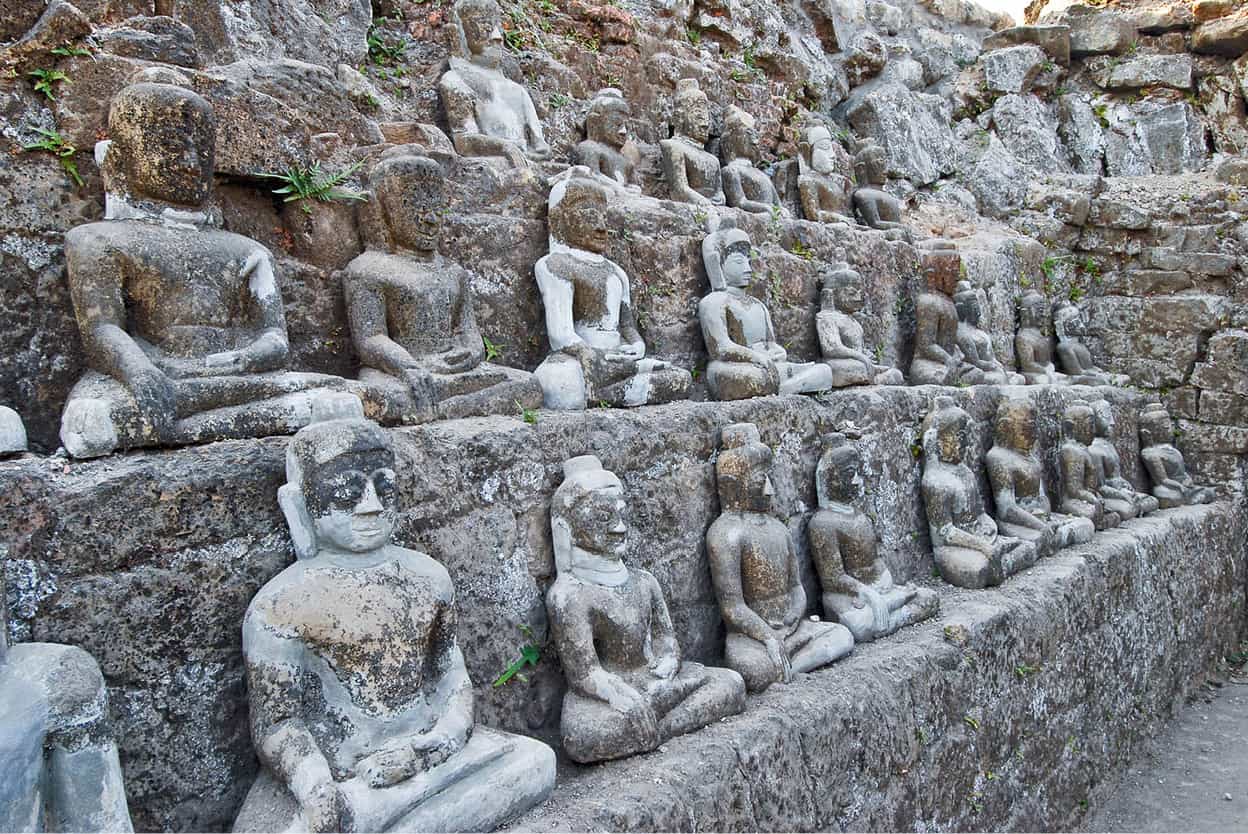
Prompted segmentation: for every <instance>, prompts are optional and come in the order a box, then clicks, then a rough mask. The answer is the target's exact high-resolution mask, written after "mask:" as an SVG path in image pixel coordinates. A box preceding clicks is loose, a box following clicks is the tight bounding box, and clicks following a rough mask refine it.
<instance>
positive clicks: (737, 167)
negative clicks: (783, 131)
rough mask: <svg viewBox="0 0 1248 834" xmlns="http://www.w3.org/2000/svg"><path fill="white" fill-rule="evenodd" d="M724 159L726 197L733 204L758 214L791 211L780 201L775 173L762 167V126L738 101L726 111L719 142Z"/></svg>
mask: <svg viewBox="0 0 1248 834" xmlns="http://www.w3.org/2000/svg"><path fill="white" fill-rule="evenodd" d="M719 152H720V155H721V156H722V157H723V159H724V167H723V168H722V169H721V171H720V176H721V177H722V178H723V184H724V200H725V202H726V203H727V204H728V205H729V206H731V207H733V208H739V209H742V210H744V211H749V212H754V213H755V214H768V215H770V214H771V213H772V212H779V213H780V215H782V216H787V215H788V211H787V210H786V209H785V208H783V207H782V206H781V205H780V195H779V194H778V193H777V192H776V186H775V183H773V182H772V181H771V177H769V176H767V175H766V174H765V173H763V172H762V171H760V170H758V168H756V167H755V165H756V164H757V162H758V157H759V151H758V130H757V128H756V127H755V121H754V117H753V116H751V115H750V114H749V113H747V112H745V111H744V110H742V109H741V108H740V107H737V106H735V105H733V106H731V107H729V108H728V112H727V113H726V114H725V115H724V135H723V138H722V139H721V140H720V143H719Z"/></svg>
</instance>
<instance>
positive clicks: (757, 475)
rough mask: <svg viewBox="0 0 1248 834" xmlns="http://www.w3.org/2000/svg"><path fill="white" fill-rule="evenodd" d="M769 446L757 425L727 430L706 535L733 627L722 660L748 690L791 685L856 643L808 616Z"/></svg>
mask: <svg viewBox="0 0 1248 834" xmlns="http://www.w3.org/2000/svg"><path fill="white" fill-rule="evenodd" d="M771 460H772V456H771V449H770V448H768V447H767V446H766V445H764V444H763V443H762V441H761V440H760V439H759V434H758V428H757V427H756V426H755V425H754V424H753V423H734V424H733V425H730V426H725V427H724V429H723V432H722V440H721V444H720V452H719V459H718V460H717V461H716V462H715V477H716V480H717V482H718V489H719V505H720V510H721V515H720V516H719V518H717V519H715V522H714V523H713V524H711V527H710V529H709V530H707V533H706V553H707V558H708V559H709V560H710V563H711V584H712V585H713V586H714V587H715V597H716V599H717V600H718V601H719V611H720V614H721V615H722V616H723V618H724V624H725V625H726V626H727V628H728V638H727V642H726V644H725V646H724V661H725V663H726V664H727V665H728V666H729V667H731V668H733V669H736V670H737V671H738V672H740V673H741V677H743V678H745V686H746V688H747V689H748V690H749V691H751V692H761V691H762V690H765V689H766V688H767V687H769V686H771V685H772V684H773V683H777V682H781V683H788V682H789V681H791V680H792V678H793V673H794V672H810V671H813V670H815V669H818V668H820V667H821V666H826V665H827V664H829V663H831V662H833V661H834V660H837V659H839V658H841V657H844V656H845V655H847V654H849V652H850V651H851V650H852V649H853V647H854V635H853V634H852V633H851V632H850V630H849V629H848V628H846V627H845V626H843V625H841V624H839V623H827V622H820V621H819V618H818V617H810V618H807V617H806V616H804V615H805V613H806V589H805V588H803V587H802V582H801V577H800V575H799V572H798V564H797V551H796V550H795V549H794V546H793V540H792V538H791V537H790V536H789V530H788V528H787V527H785V526H784V524H783V523H782V522H781V521H780V519H778V518H776V517H775V515H773V514H772V508H771V498H772V494H773V493H772V487H771V478H770V477H768V470H770V469H771Z"/></svg>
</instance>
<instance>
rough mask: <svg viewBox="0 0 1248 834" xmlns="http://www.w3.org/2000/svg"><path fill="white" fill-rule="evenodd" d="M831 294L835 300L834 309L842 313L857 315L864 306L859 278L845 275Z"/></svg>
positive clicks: (860, 279)
mask: <svg viewBox="0 0 1248 834" xmlns="http://www.w3.org/2000/svg"><path fill="white" fill-rule="evenodd" d="M855 274H857V273H855ZM832 292H833V294H834V297H835V298H836V308H837V309H838V310H841V311H843V312H846V313H857V312H858V311H859V310H861V309H862V308H863V307H864V306H865V305H866V298H865V297H864V295H865V294H864V292H863V287H862V278H861V276H859V277H856V278H851V277H849V276H848V275H846V276H845V277H844V278H843V279H841V280H840V281H838V282H837V284H836V285H835V286H834V287H833V290H832Z"/></svg>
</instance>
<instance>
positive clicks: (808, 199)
mask: <svg viewBox="0 0 1248 834" xmlns="http://www.w3.org/2000/svg"><path fill="white" fill-rule="evenodd" d="M799 150H800V151H801V162H802V172H801V174H799V175H798V178H797V189H798V193H799V195H800V196H801V201H802V214H804V215H805V216H806V219H807V220H813V221H815V222H816V223H852V222H854V221H853V219H852V218H851V217H850V213H851V212H852V211H853V199H852V191H851V189H852V188H853V183H852V181H851V180H850V179H849V177H847V176H845V175H844V174H841V173H839V172H838V171H837V170H836V158H835V154H836V152H837V148H836V143H835V142H833V141H832V131H830V130H828V128H827V127H825V126H824V125H821V124H817V123H816V124H812V125H810V126H809V127H807V128H806V130H805V134H804V136H803V141H802V143H801V146H800V148H799ZM841 153H842V154H843V153H844V151H841Z"/></svg>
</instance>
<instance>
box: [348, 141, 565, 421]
mask: <svg viewBox="0 0 1248 834" xmlns="http://www.w3.org/2000/svg"><path fill="white" fill-rule="evenodd" d="M370 185H371V188H372V192H373V203H374V205H373V210H374V211H375V212H376V213H377V214H378V215H379V219H380V221H381V223H380V225H381V227H382V231H383V232H384V240H379V241H373V242H370V245H369V248H368V250H367V251H365V252H364V253H363V254H361V255H359V256H358V257H356V258H355V259H354V260H353V261H351V263H350V264H348V265H347V268H346V271H345V273H344V277H343V288H344V290H345V295H346V302H347V315H348V318H349V319H350V322H351V337H352V339H353V341H354V342H355V349H356V353H358V354H359V357H360V363H361V364H362V365H363V368H362V369H361V371H360V379H361V380H363V381H365V382H368V383H370V384H372V385H376V386H378V387H388V388H397V389H400V390H399V391H398V394H399V396H398V397H397V399H400V400H401V399H403V398H404V396H406V397H407V398H410V401H411V403H412V406H413V411H414V412H420V411H425V410H427V409H429V408H430V407H433V408H432V411H433V414H434V415H435V416H437V417H439V418H454V417H468V416H475V415H480V414H491V413H495V414H496V413H508V412H513V411H515V409H516V404H517V403H519V404H520V406H521V407H523V408H537V407H538V406H540V405H541V402H542V389H541V386H540V385H539V384H538V382H537V380H536V379H535V378H534V377H533V375H532V374H529V373H526V372H524V371H519V370H515V369H513V368H507V367H504V366H501V365H493V364H490V363H488V362H483V361H482V360H483V359H484V357H485V345H484V342H483V341H482V339H481V332H480V331H479V330H478V329H477V317H476V313H475V312H474V310H473V303H472V289H471V287H470V283H469V282H470V280H471V276H469V274H468V272H467V270H465V269H464V268H463V267H461V266H459V265H458V264H456V263H454V262H452V261H450V260H447V259H446V258H444V257H442V255H441V254H440V253H439V252H438V241H439V236H440V233H441V228H442V217H443V215H444V214H445V213H446V202H447V201H446V193H445V185H446V184H445V177H444V175H443V172H442V168H441V166H440V165H438V163H436V162H434V161H433V160H432V159H427V158H425V157H417V156H410V155H400V156H393V157H389V158H386V159H383V160H382V161H381V162H380V163H379V164H378V165H377V166H376V167H375V168H374V169H373V171H372V174H371V177H370ZM413 417H414V415H413V416H409V421H411V420H412V419H413Z"/></svg>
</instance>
